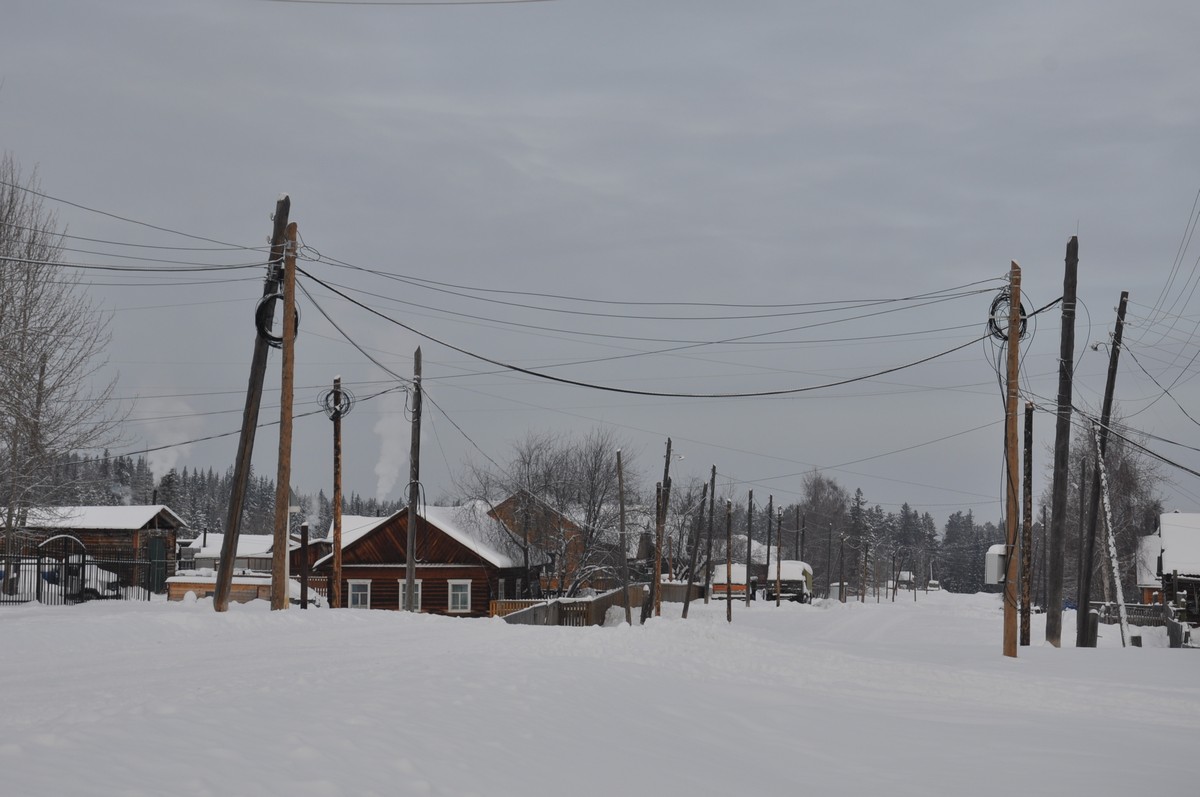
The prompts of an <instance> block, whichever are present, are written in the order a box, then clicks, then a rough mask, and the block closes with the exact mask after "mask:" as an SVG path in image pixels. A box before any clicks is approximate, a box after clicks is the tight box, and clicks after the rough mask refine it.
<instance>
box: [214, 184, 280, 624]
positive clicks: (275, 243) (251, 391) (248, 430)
mask: <svg viewBox="0 0 1200 797" xmlns="http://www.w3.org/2000/svg"><path fill="white" fill-rule="evenodd" d="M291 207H292V200H291V199H290V198H289V197H288V196H287V195H286V194H284V195H283V196H281V197H280V198H279V201H277V202H276V203H275V215H274V217H273V220H274V229H273V230H272V232H271V258H270V264H269V265H268V266H267V277H266V280H265V281H264V283H263V298H262V299H261V300H260V301H259V305H258V311H257V312H256V313H255V328H256V335H255V338H254V354H253V356H252V357H251V359H250V382H249V384H248V385H247V387H246V406H245V409H244V410H243V411H242V432H241V435H240V436H239V437H238V450H237V456H236V458H235V459H234V463H233V484H232V489H231V492H230V496H229V514H228V515H226V520H225V538H224V539H223V540H222V541H221V562H220V564H219V565H218V567H217V583H216V585H215V588H214V590H213V609H214V610H215V611H218V612H223V611H226V610H227V609H228V608H229V590H230V587H231V586H232V585H233V565H234V558H235V555H236V553H237V539H238V531H239V530H240V529H241V526H242V508H243V506H244V505H245V501H246V482H247V480H248V479H249V478H250V460H251V458H252V457H253V455H254V433H255V432H256V431H257V430H258V410H259V407H260V406H262V391H263V380H264V378H265V377H266V373H267V349H268V347H269V346H270V345H271V343H270V341H269V340H268V338H267V335H269V334H270V331H271V314H270V312H269V310H270V308H271V303H272V301H273V299H272V297H276V296H277V295H278V292H279V276H280V275H279V270H280V268H281V266H282V263H283V252H284V247H285V246H286V243H287V241H286V236H287V226H288V213H289V211H290V210H291Z"/></svg>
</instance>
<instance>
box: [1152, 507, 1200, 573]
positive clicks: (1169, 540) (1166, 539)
mask: <svg viewBox="0 0 1200 797" xmlns="http://www.w3.org/2000/svg"><path fill="white" fill-rule="evenodd" d="M1158 529H1159V534H1160V535H1161V538H1162V557H1163V574H1164V575H1165V574H1167V573H1171V572H1174V571H1176V570H1178V571H1179V573H1180V575H1189V576H1196V575H1200V513H1197V512H1172V513H1170V514H1166V515H1160V516H1159V518H1158Z"/></svg>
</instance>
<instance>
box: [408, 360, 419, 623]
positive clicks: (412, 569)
mask: <svg viewBox="0 0 1200 797" xmlns="http://www.w3.org/2000/svg"><path fill="white" fill-rule="evenodd" d="M420 500H421V347H420V346H418V347H417V350H416V351H414V352H413V386H412V441H411V443H410V444H409V449H408V540H407V542H406V544H405V546H404V556H405V561H404V599H405V607H406V608H407V609H408V611H410V612H415V611H416V610H417V516H418V514H419V513H418V512H417V508H418V506H419V505H420Z"/></svg>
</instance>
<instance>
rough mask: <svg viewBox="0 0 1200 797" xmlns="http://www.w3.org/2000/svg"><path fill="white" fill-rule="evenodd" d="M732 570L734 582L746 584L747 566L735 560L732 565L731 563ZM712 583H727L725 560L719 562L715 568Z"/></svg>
mask: <svg viewBox="0 0 1200 797" xmlns="http://www.w3.org/2000/svg"><path fill="white" fill-rule="evenodd" d="M730 570H731V571H732V576H731V578H732V579H733V583H734V584H745V583H746V566H745V565H741V564H738V563H737V562H734V563H733V564H732V565H730ZM712 583H714V584H724V583H725V563H724V562H721V563H719V564H718V565H717V566H716V567H715V568H713V576H712Z"/></svg>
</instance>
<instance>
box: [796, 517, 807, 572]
mask: <svg viewBox="0 0 1200 797" xmlns="http://www.w3.org/2000/svg"><path fill="white" fill-rule="evenodd" d="M807 523H808V515H801V514H800V507H796V525H797V526H799V527H800V531H799V534H800V543H799V545H800V555H799V556H798V557H797V558H798V559H799V560H800V561H801V562H805V561H808V560H806V559H805V558H804V537H805V534H806V533H807V531H808V529H806V528H805V526H806V524H807Z"/></svg>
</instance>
